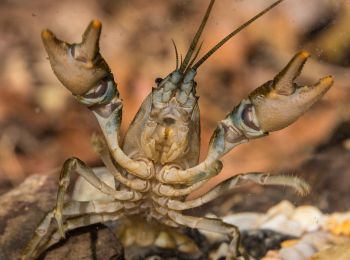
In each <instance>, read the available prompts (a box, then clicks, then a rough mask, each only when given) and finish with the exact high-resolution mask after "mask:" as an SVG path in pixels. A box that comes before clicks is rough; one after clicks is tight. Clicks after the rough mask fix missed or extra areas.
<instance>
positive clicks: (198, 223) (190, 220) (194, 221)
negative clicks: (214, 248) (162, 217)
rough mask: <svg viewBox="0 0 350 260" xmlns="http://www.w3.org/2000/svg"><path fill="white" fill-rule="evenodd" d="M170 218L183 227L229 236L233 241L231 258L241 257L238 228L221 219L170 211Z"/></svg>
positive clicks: (231, 243)
mask: <svg viewBox="0 0 350 260" xmlns="http://www.w3.org/2000/svg"><path fill="white" fill-rule="evenodd" d="M168 216H169V217H170V218H171V219H172V220H173V221H174V222H176V223H177V224H179V225H182V226H186V227H190V228H198V229H201V230H205V231H210V232H215V233H221V234H227V235H228V236H230V237H231V239H232V240H231V242H230V252H229V257H237V256H239V241H240V233H239V230H238V228H237V227H236V226H233V225H230V224H227V223H224V222H223V221H222V220H220V219H214V218H198V217H192V216H185V215H182V214H181V213H179V212H176V211H169V213H168ZM229 257H228V258H229Z"/></svg>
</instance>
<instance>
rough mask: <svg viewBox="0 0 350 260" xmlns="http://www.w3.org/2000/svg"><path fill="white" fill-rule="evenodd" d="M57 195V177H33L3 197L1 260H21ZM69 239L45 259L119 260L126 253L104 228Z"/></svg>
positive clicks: (85, 230) (77, 233)
mask: <svg viewBox="0 0 350 260" xmlns="http://www.w3.org/2000/svg"><path fill="white" fill-rule="evenodd" d="M56 193H57V177H56V176H44V175H32V176H30V177H28V178H27V179H26V180H25V181H24V182H23V183H22V184H21V185H19V186H18V187H17V188H15V189H13V190H11V191H10V192H8V193H5V194H4V195H2V196H1V197H0V205H1V207H0V259H6V260H12V259H18V257H19V255H20V252H21V250H22V249H23V248H24V247H25V246H26V244H27V243H28V241H29V240H30V239H31V237H32V236H33V234H34V231H35V229H36V227H37V226H38V224H39V222H40V221H41V219H42V218H43V217H44V216H45V214H46V213H47V212H48V211H50V210H51V209H52V208H53V206H54V203H55V201H56ZM96 228H98V229H96ZM67 237H68V239H67V240H65V241H62V242H60V243H59V244H57V245H54V246H53V247H52V248H51V249H50V250H49V251H48V252H47V254H46V255H45V259H67V260H69V259H72V260H73V259H118V257H120V256H121V255H122V252H123V250H122V247H121V245H120V243H119V242H118V240H117V239H116V237H115V236H114V235H113V233H112V232H111V231H109V229H106V228H104V226H102V225H94V226H88V227H84V228H80V229H77V230H74V231H72V232H69V233H68V235H67Z"/></svg>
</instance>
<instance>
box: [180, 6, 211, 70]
mask: <svg viewBox="0 0 350 260" xmlns="http://www.w3.org/2000/svg"><path fill="white" fill-rule="evenodd" d="M214 3H215V0H211V1H210V3H209V6H208V8H207V11H206V13H205V15H204V17H203V19H202V22H201V24H200V26H199V28H198V30H197V32H196V35H195V36H194V38H193V40H192V42H191V45H190V47H189V49H188V51H187V53H186V56H185V59H184V61H183V63H182V64H181V66H180V69H179V71H180V72H184V71H185V69H186V67H187V65H188V63H189V62H190V59H191V56H192V54H193V52H194V50H195V49H196V46H197V43H198V41H199V38H200V36H201V34H202V32H203V29H204V27H205V24H206V23H207V21H208V18H209V15H210V11H211V9H212V7H213V5H214Z"/></svg>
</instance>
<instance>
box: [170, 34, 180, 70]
mask: <svg viewBox="0 0 350 260" xmlns="http://www.w3.org/2000/svg"><path fill="white" fill-rule="evenodd" d="M171 41H172V42H173V45H174V49H175V59H176V68H175V70H177V69H178V68H179V53H178V52H177V48H176V44H175V42H174V40H173V39H171Z"/></svg>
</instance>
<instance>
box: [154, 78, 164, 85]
mask: <svg viewBox="0 0 350 260" xmlns="http://www.w3.org/2000/svg"><path fill="white" fill-rule="evenodd" d="M162 81H163V79H162V78H156V79H155V80H154V82H155V83H156V84H157V85H159V84H160V82H162Z"/></svg>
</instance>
